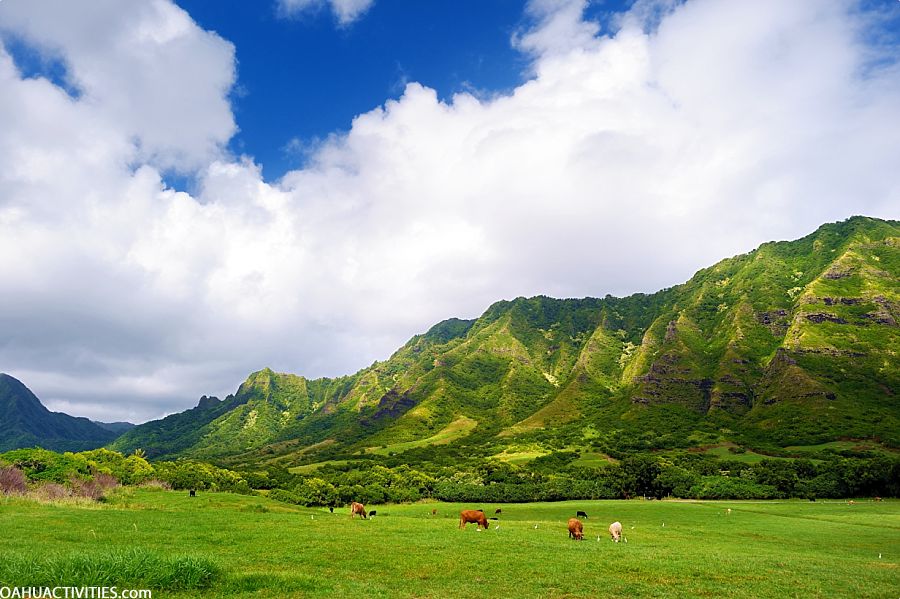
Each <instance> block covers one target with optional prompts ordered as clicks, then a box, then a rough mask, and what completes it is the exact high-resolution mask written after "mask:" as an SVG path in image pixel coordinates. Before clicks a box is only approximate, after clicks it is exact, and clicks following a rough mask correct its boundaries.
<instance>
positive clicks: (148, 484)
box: [139, 478, 172, 491]
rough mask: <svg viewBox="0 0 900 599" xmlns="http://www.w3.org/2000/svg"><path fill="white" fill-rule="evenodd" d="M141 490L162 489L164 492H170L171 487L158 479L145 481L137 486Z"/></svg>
mask: <svg viewBox="0 0 900 599" xmlns="http://www.w3.org/2000/svg"><path fill="white" fill-rule="evenodd" d="M139 486H140V487H141V488H143V489H162V490H164V491H171V490H172V485H170V484H169V483H167V482H166V481H164V480H159V479H158V478H151V479H148V480H145V481H144V482H142V483H141V484H140V485H139Z"/></svg>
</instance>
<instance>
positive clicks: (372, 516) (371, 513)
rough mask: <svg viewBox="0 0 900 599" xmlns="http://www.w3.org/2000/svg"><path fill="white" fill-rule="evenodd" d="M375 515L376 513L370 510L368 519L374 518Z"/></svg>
mask: <svg viewBox="0 0 900 599" xmlns="http://www.w3.org/2000/svg"><path fill="white" fill-rule="evenodd" d="M376 514H378V512H376V511H375V510H372V511H371V512H369V518H374V517H375V516H376Z"/></svg>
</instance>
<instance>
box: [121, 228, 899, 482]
mask: <svg viewBox="0 0 900 599" xmlns="http://www.w3.org/2000/svg"><path fill="white" fill-rule="evenodd" d="M898 280H900V223H898V222H896V221H883V220H877V219H871V218H864V217H854V218H852V219H849V220H847V221H844V222H841V223H833V224H827V225H823V226H822V227H820V228H819V229H818V230H817V231H816V232H814V233H812V234H810V235H808V236H806V237H804V238H802V239H799V240H796V241H790V242H777V243H766V244H763V245H762V246H760V247H759V248H758V249H756V250H754V251H752V252H749V253H747V254H744V255H740V256H735V257H733V258H728V259H726V260H722V261H721V262H719V263H718V264H716V265H714V266H712V267H710V268H706V269H703V270H701V271H699V272H697V273H696V274H695V275H694V276H693V277H692V278H691V280H689V281H687V282H686V283H684V284H682V285H678V286H676V287H673V288H670V289H665V290H662V291H659V292H657V293H654V294H650V295H644V294H636V295H632V296H629V297H626V298H615V297H611V296H607V297H605V298H601V299H593V298H585V299H571V300H559V299H552V298H548V297H534V298H527V299H526V298H518V299H515V300H512V301H501V302H497V303H496V304H494V305H492V306H490V307H489V308H488V309H487V310H486V311H485V313H484V314H483V315H482V316H481V317H480V318H478V319H476V320H474V321H463V320H456V319H450V320H447V321H444V322H442V323H439V324H437V325H435V326H434V327H433V328H432V329H431V330H429V331H428V332H427V333H425V334H424V335H417V336H415V337H413V338H412V339H411V340H410V341H409V342H408V343H407V344H406V345H404V346H403V347H401V348H400V349H399V350H397V352H396V353H394V355H392V356H391V357H390V358H389V359H388V360H386V361H384V362H377V363H375V364H373V365H372V366H370V367H369V368H366V369H363V370H361V371H359V372H358V373H356V374H354V375H352V376H347V377H342V378H338V379H317V380H308V379H305V378H303V377H300V376H296V375H291V374H281V373H275V372H272V371H271V370H269V369H264V370H262V371H260V372H257V373H254V374H252V375H250V376H249V377H248V379H247V381H246V382H244V383H243V384H242V385H241V387H240V389H238V391H237V392H236V394H235V395H234V396H229V397H228V398H226V399H225V400H224V401H221V402H220V401H218V400H215V399H214V398H212V399H210V398H205V399H204V400H201V403H200V405H199V406H198V407H196V408H194V409H193V410H188V411H187V412H184V413H182V414H176V415H173V416H170V417H168V418H166V419H163V420H161V421H157V422H151V423H147V424H145V425H141V426H139V427H137V428H135V429H133V430H131V431H129V432H127V433H126V434H125V435H123V436H122V437H120V438H119V439H118V440H117V441H116V442H115V443H114V444H113V445H112V446H111V447H112V448H113V449H117V450H119V451H122V452H123V453H129V452H131V451H133V450H135V449H142V450H144V451H146V454H147V455H148V456H149V457H150V458H153V459H173V458H189V459H194V460H202V461H210V462H213V463H216V464H217V465H219V466H222V467H226V468H229V469H233V470H237V471H269V470H273V469H291V471H292V472H310V471H311V470H313V469H319V466H318V465H320V464H323V463H324V464H342V463H354V464H355V463H358V462H360V458H363V459H362V460H361V461H362V462H363V463H365V460H367V459H370V458H371V459H373V460H375V462H376V463H380V464H382V465H385V466H391V464H392V463H393V462H392V461H391V458H393V457H394V456H392V455H391V454H395V455H401V456H402V461H400V462H399V463H404V464H409V465H413V466H415V467H417V468H418V467H421V468H422V469H423V470H425V471H432V470H434V469H435V468H437V467H440V466H442V465H449V464H458V463H459V461H460V459H463V460H467V459H469V458H477V459H482V460H483V459H486V458H489V457H490V456H497V457H498V458H499V459H501V460H504V461H507V462H509V463H512V464H519V465H524V464H527V463H530V462H531V461H534V460H538V459H539V458H541V457H542V456H548V455H550V454H553V453H557V452H571V453H572V455H573V460H574V461H575V463H576V464H577V465H580V466H583V467H587V468H597V467H601V466H602V465H603V462H604V461H607V460H606V456H609V457H610V458H611V459H613V460H619V459H623V458H625V457H628V456H630V455H634V454H636V453H648V452H654V453H656V454H658V455H668V452H673V451H674V452H679V451H683V450H687V449H692V448H693V449H695V450H700V451H704V450H705V451H706V452H707V453H708V454H709V455H712V456H716V457H719V458H721V459H725V460H731V461H742V462H748V463H755V462H759V461H762V460H764V459H765V458H766V457H799V456H802V455H809V457H814V455H813V454H815V455H818V454H819V453H822V452H820V451H818V450H811V451H812V454H810V453H809V452H806V451H804V450H798V451H795V452H792V451H789V450H786V449H785V448H789V447H798V446H802V447H813V448H814V447H816V446H822V447H823V451H824V448H826V447H831V448H832V449H835V450H836V451H838V452H840V451H841V450H842V449H853V448H847V447H845V446H842V445H831V446H827V445H824V444H829V443H843V442H846V440H847V439H853V440H854V441H853V442H852V443H853V447H855V448H857V449H855V450H854V451H855V452H856V453H857V454H860V453H868V454H871V455H875V454H878V453H881V454H884V452H887V454H891V453H893V452H894V451H895V450H897V449H898V448H900V403H898V402H897V401H896V400H895V399H894V398H896V397H897V396H898V394H900V355H898V354H897V352H896V348H897V347H900V326H898V323H900V288H898V286H897V281H898ZM522 448H527V450H524V449H522ZM859 448H863V450H862V451H860V449H859ZM865 448H872V451H869V450H867V449H865ZM576 454H577V455H576ZM312 465H315V466H313V467H312V468H306V466H312Z"/></svg>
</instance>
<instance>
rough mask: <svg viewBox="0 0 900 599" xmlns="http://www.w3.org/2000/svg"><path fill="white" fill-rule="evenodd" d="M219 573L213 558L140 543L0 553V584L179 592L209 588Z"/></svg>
mask: <svg viewBox="0 0 900 599" xmlns="http://www.w3.org/2000/svg"><path fill="white" fill-rule="evenodd" d="M95 534H96V533H95ZM85 549H87V548H85ZM220 574H221V572H220V570H219V567H218V566H217V565H216V564H215V562H213V561H212V560H210V559H207V558H202V557H194V556H168V555H165V554H163V553H162V552H159V551H147V550H145V549H142V548H140V547H128V548H121V549H117V550H112V551H108V550H107V551H98V550H97V549H95V548H90V549H88V550H87V551H79V552H77V553H75V552H72V553H62V552H60V553H53V554H50V555H47V554H45V553H44V552H43V551H37V552H35V553H33V554H28V553H24V554H23V553H18V552H17V553H7V554H4V555H2V557H0V584H3V585H7V586H13V585H15V586H20V587H24V586H28V587H50V588H53V587H54V586H59V585H60V582H61V581H64V582H65V584H66V585H67V586H78V587H81V586H84V587H91V586H98V587H100V586H105V587H112V586H118V587H120V588H132V589H165V590H176V591H177V590H188V589H206V588H209V587H210V586H211V585H212V584H213V582H215V581H216V580H217V579H218V578H219V577H220Z"/></svg>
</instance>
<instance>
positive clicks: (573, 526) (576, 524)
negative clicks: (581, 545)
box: [569, 518, 584, 541]
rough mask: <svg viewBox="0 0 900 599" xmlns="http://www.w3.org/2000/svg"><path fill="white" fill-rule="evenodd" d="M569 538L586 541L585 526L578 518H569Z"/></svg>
mask: <svg viewBox="0 0 900 599" xmlns="http://www.w3.org/2000/svg"><path fill="white" fill-rule="evenodd" d="M569 538H570V539H575V540H576V541H583V540H584V524H582V523H581V520H579V519H578V518H569Z"/></svg>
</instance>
